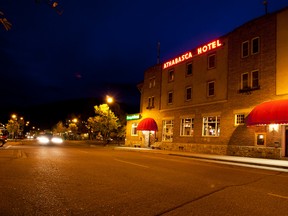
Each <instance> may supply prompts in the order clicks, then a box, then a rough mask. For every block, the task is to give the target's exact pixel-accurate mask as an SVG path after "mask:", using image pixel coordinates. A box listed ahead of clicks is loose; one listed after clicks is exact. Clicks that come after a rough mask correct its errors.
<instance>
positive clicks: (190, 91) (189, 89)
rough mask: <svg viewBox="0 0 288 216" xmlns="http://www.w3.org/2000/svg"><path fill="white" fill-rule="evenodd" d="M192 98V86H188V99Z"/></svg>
mask: <svg viewBox="0 0 288 216" xmlns="http://www.w3.org/2000/svg"><path fill="white" fill-rule="evenodd" d="M191 99H192V88H191V87H188V88H186V100H191Z"/></svg>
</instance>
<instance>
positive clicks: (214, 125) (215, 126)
mask: <svg viewBox="0 0 288 216" xmlns="http://www.w3.org/2000/svg"><path fill="white" fill-rule="evenodd" d="M219 135H220V116H208V117H203V126H202V136H214V137H218V136H219Z"/></svg>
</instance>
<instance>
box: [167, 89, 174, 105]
mask: <svg viewBox="0 0 288 216" xmlns="http://www.w3.org/2000/svg"><path fill="white" fill-rule="evenodd" d="M172 103H173V92H168V104H172Z"/></svg>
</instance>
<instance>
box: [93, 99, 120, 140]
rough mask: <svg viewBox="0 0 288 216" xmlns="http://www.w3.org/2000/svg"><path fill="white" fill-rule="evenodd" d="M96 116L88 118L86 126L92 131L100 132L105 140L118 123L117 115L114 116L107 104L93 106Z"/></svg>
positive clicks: (117, 126)
mask: <svg viewBox="0 0 288 216" xmlns="http://www.w3.org/2000/svg"><path fill="white" fill-rule="evenodd" d="M94 109H95V114H96V116H94V117H90V118H89V119H88V128H89V129H90V131H93V133H99V132H100V133H101V135H102V136H104V138H105V139H106V140H108V138H110V134H111V132H115V131H116V130H117V129H118V128H119V126H120V124H119V119H118V117H116V116H115V114H114V112H112V111H111V110H110V108H109V106H108V105H107V104H101V105H99V106H97V105H96V106H94Z"/></svg>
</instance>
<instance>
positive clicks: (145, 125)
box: [137, 118, 158, 131]
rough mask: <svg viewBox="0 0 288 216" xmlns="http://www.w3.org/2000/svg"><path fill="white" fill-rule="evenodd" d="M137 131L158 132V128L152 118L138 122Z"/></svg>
mask: <svg viewBox="0 0 288 216" xmlns="http://www.w3.org/2000/svg"><path fill="white" fill-rule="evenodd" d="M137 130H147V131H158V127H157V123H156V121H155V120H154V119H153V118H145V119H142V120H141V121H140V122H139V124H138V126H137Z"/></svg>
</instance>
